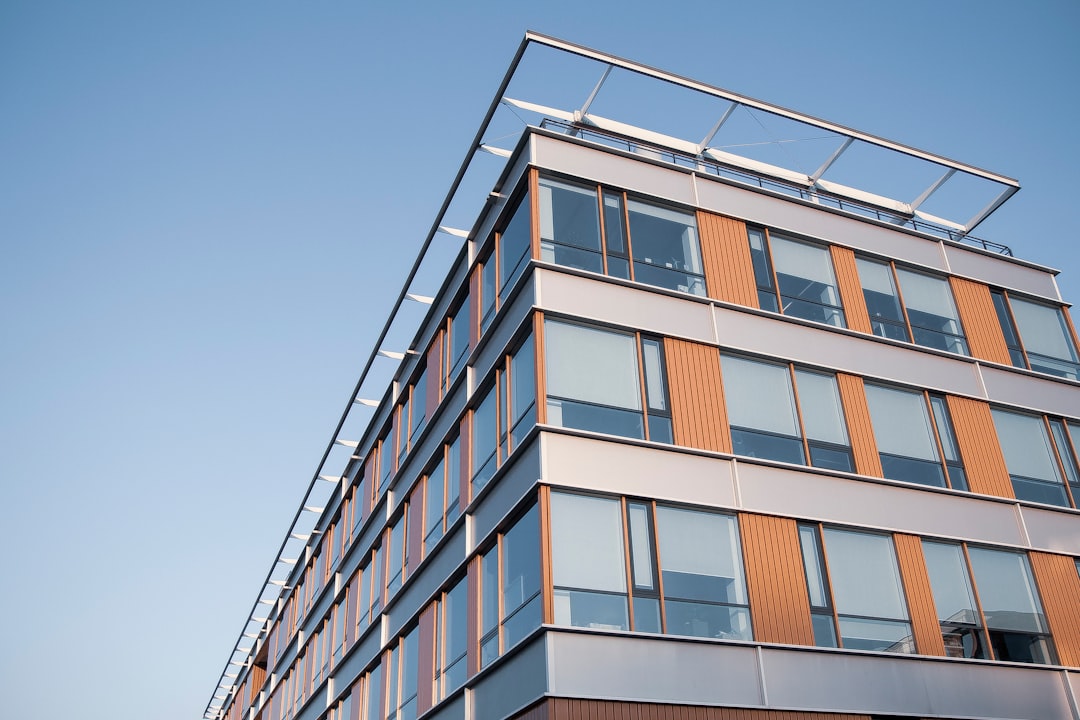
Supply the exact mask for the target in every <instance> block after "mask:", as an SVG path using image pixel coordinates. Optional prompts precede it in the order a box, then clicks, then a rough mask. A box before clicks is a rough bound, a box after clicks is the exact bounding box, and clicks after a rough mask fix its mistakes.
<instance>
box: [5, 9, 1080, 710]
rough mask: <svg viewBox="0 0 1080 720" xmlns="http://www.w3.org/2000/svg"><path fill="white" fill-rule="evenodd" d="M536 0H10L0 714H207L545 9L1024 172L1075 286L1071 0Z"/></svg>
mask: <svg viewBox="0 0 1080 720" xmlns="http://www.w3.org/2000/svg"><path fill="white" fill-rule="evenodd" d="M532 5H534V7H531V8H530V7H529V5H528V4H525V3H520V4H517V3H505V2H503V3H499V2H475V3H464V2H463V3H425V2H414V3H409V4H400V5H399V4H393V3H383V4H377V5H376V4H372V3H340V2H316V3H280V2H260V3H255V2H243V1H239V0H238V1H237V2H230V3H210V2H193V3H169V4H166V3H144V2H134V1H132V2H121V1H119V0H102V2H94V3H87V2H56V1H54V0H34V1H29V0H26V1H24V0H8V2H5V3H3V4H0V253H2V255H0V331H2V333H3V335H2V337H3V342H2V343H0V371H2V374H0V377H2V378H3V379H2V380H0V507H3V508H5V510H6V515H7V521H6V528H7V532H6V537H7V538H8V543H9V550H8V553H7V555H8V560H7V563H6V568H5V574H4V582H3V585H2V586H3V588H4V591H3V592H0V616H2V617H4V618H5V621H6V622H5V626H6V633H5V642H4V643H3V646H2V648H0V697H2V698H3V700H2V701H0V708H2V709H0V714H3V715H4V716H8V717H19V718H60V717H69V716H77V717H81V718H86V719H87V720H95V719H97V718H110V720H124V719H126V718H143V717H147V716H152V717H156V718H160V719H161V720H171V719H172V718H176V719H180V718H185V719H190V718H198V717H201V715H202V711H203V708H204V706H205V704H206V701H207V700H208V699H209V696H210V695H211V693H212V691H213V690H214V687H215V683H216V682H217V680H218V675H219V673H220V671H221V668H222V666H223V665H224V663H225V661H226V660H227V658H228V655H229V653H230V651H231V649H232V643H233V642H234V640H235V638H236V636H237V634H238V633H239V631H240V628H241V625H242V624H243V621H244V620H245V617H246V613H247V611H248V610H249V608H250V606H251V604H252V602H253V601H254V599H255V595H256V593H257V592H258V590H259V587H260V583H261V581H262V579H263V577H264V575H265V573H266V571H267V568H268V567H269V565H270V563H271V562H272V561H273V559H274V555H273V553H274V551H275V550H276V548H277V546H278V543H279V542H280V540H281V538H282V536H283V534H284V532H285V530H286V527H287V524H288V522H289V521H290V520H291V518H292V515H293V512H294V510H295V508H296V505H297V504H298V503H299V501H300V500H301V495H302V493H303V490H304V488H305V487H306V485H307V482H308V480H309V479H310V478H311V475H312V473H313V471H314V470H315V469H316V468H315V465H316V463H317V462H318V459H319V457H320V456H321V454H322V451H323V449H324V447H325V444H326V442H327V441H328V439H329V436H330V433H331V431H332V430H333V427H334V424H335V422H336V421H337V418H338V416H339V415H340V413H341V411H342V408H343V407H344V405H345V403H346V401H347V400H348V394H349V392H350V391H351V389H352V387H353V384H354V382H355V380H356V377H357V375H358V374H359V371H360V369H361V367H362V364H363V362H364V360H365V359H366V357H367V353H368V352H369V350H370V345H371V343H372V342H373V341H374V339H375V337H376V335H377V333H378V331H379V329H380V327H381V324H382V320H383V318H384V317H385V314H386V312H387V311H388V309H389V308H390V306H391V304H392V301H393V298H394V296H395V295H396V293H397V290H398V288H399V286H400V283H401V281H402V280H403V279H404V276H405V273H406V272H407V270H408V267H409V265H410V264H411V262H412V259H413V257H414V255H415V252H416V250H417V248H418V247H419V245H420V243H421V242H422V240H423V238H424V235H425V233H426V232H427V229H428V226H429V224H430V223H431V221H432V219H433V217H434V214H435V212H436V211H437V209H438V207H439V204H440V203H441V201H442V198H443V195H444V193H445V190H446V188H447V186H448V184H449V183H450V181H451V180H452V179H453V176H454V173H455V171H456V169H457V166H458V164H459V163H460V162H461V159H462V158H463V156H464V153H465V151H466V149H467V144H468V142H469V140H470V139H471V138H472V135H473V133H474V131H475V128H476V126H477V124H478V123H479V121H480V120H481V118H482V116H483V113H484V110H485V108H486V107H487V104H488V103H489V102H490V100H491V97H492V95H493V93H494V92H495V89H496V87H497V85H498V82H499V80H500V79H501V77H502V74H503V72H504V70H505V68H506V65H507V64H508V63H509V61H510V59H511V57H512V55H513V53H514V51H515V49H516V47H517V45H518V43H519V42H520V40H521V37H522V34H523V33H524V31H525V30H526V29H530V28H531V29H534V30H537V31H539V32H543V33H546V34H551V35H556V36H560V37H563V38H566V39H568V40H571V41H574V42H578V43H581V44H584V45H588V46H591V47H595V48H597V49H600V50H604V51H607V52H611V53H614V54H617V55H622V56H624V57H629V58H633V59H636V60H639V61H641V62H644V63H647V64H650V65H654V66H656V67H660V68H663V69H667V70H671V71H674V72H677V73H680V74H683V75H686V76H690V77H693V78H696V79H700V80H703V81H705V82H708V83H711V84H715V85H719V86H721V87H725V88H728V89H730V90H733V91H736V92H740V93H743V94H746V95H749V96H751V97H756V98H760V99H763V100H766V101H769V102H773V103H776V104H779V105H783V106H786V107H790V108H793V109H797V110H800V111H802V112H805V113H808V114H811V115H815V116H818V117H822V118H825V119H828V120H832V121H835V122H837V123H840V124H843V125H847V126H850V127H854V128H858V129H861V130H864V131H867V132H870V133H873V134H876V135H880V136H884V137H886V138H890V139H893V140H897V141H899V142H902V143H905V144H909V145H913V146H915V147H919V148H923V149H926V150H929V151H932V152H937V153H940V154H943V155H946V156H949V157H952V158H955V159H957V160H961V161H963V162H967V163H970V164H973V165H977V166H980V167H985V168H987V169H989V170H993V171H997V172H1000V173H1002V174H1005V175H1009V176H1012V177H1015V178H1017V179H1018V180H1019V181H1020V182H1021V185H1022V186H1023V189H1022V190H1021V191H1020V193H1019V194H1018V195H1017V196H1015V197H1014V198H1013V199H1012V200H1010V201H1009V202H1008V203H1006V205H1005V206H1004V207H1003V208H1002V209H1000V210H999V211H998V212H997V213H996V214H995V215H994V216H993V217H992V218H991V219H990V220H988V221H987V222H986V223H984V224H983V226H981V227H980V228H979V230H978V231H976V234H977V235H980V236H982V237H985V238H987V239H989V240H994V241H998V242H1002V243H1005V244H1008V245H1011V246H1012V247H1013V249H1014V251H1015V253H1016V254H1017V255H1018V256H1020V257H1023V258H1026V259H1029V260H1033V261H1037V262H1042V263H1045V264H1049V265H1052V266H1055V267H1058V268H1060V269H1062V270H1063V271H1064V272H1063V275H1062V276H1061V278H1059V283H1060V286H1061V289H1062V293H1063V295H1064V296H1065V298H1066V299H1067V300H1076V299H1078V298H1080V263H1078V258H1080V251H1078V250H1077V244H1076V238H1077V236H1078V230H1080V227H1078V226H1080V219H1078V218H1080V216H1078V214H1077V213H1076V210H1075V207H1074V206H1075V204H1076V200H1075V194H1074V191H1075V168H1076V167H1077V166H1078V164H1080V142H1078V140H1077V133H1076V130H1075V125H1076V122H1075V118H1076V116H1077V115H1078V114H1080V113H1078V110H1080V108H1078V101H1077V94H1076V92H1075V88H1074V84H1075V83H1074V80H1073V79H1074V78H1075V77H1076V76H1077V74H1078V71H1080V46H1078V45H1077V43H1076V42H1075V38H1076V36H1077V31H1078V29H1080V5H1077V4H1076V3H1075V2H1040V3H1029V4H1020V3H1012V2H1008V3H1007V2H985V1H984V2H929V1H926V0H918V1H916V2H905V3H858V2H829V1H823V2H817V3H794V2H793V3H786V2H761V3H728V2H697V3H695V2H667V3H661V4H658V5H656V6H652V5H646V4H641V5H634V4H629V3H625V2H620V3H609V2H592V3H587V4H586V3H576V2H575V3H568V2H560V1H557V0H552V1H549V2H544V3H534V4H532ZM431 290H432V291H434V290H435V288H431Z"/></svg>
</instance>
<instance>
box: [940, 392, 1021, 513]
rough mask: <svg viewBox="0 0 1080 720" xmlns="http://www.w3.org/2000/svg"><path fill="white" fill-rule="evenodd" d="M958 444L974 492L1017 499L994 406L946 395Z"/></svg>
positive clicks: (969, 484) (980, 401) (969, 483)
mask: <svg viewBox="0 0 1080 720" xmlns="http://www.w3.org/2000/svg"><path fill="white" fill-rule="evenodd" d="M945 400H946V402H947V403H948V405H949V415H950V416H952V422H953V430H954V431H955V432H956V444H957V445H958V446H959V447H960V457H961V458H962V459H963V461H964V471H965V472H966V473H967V480H968V486H969V487H970V488H971V492H976V493H982V494H983V495H996V496H997V497H1004V498H1011V497H1016V496H1015V494H1014V493H1013V488H1012V480H1010V479H1009V470H1008V468H1007V467H1006V466H1005V456H1004V455H1003V454H1002V452H1001V446H1000V445H999V444H998V439H997V430H996V429H995V428H994V418H993V417H992V416H991V415H990V405H989V404H987V403H985V402H983V401H982V400H973V399H971V398H962V397H956V396H954V395H946V396H945Z"/></svg>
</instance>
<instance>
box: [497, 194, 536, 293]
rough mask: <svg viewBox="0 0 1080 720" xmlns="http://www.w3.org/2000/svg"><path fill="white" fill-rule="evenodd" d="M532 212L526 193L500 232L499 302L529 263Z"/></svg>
mask: <svg viewBox="0 0 1080 720" xmlns="http://www.w3.org/2000/svg"><path fill="white" fill-rule="evenodd" d="M531 228H532V213H531V212H530V210H529V195H528V193H526V194H525V195H524V196H523V197H522V198H521V200H520V201H519V202H518V206H517V208H516V209H515V210H514V217H513V218H512V219H511V220H510V222H509V223H508V224H507V226H506V229H505V230H503V231H502V232H501V233H500V234H499V302H500V303H501V302H503V301H505V300H506V297H507V295H509V294H510V290H511V289H512V288H513V287H514V284H515V283H516V282H517V279H518V278H519V277H521V275H522V274H523V273H524V272H525V268H526V267H528V265H529V250H530V247H531V244H532V243H531V238H530V237H529V235H530V233H531Z"/></svg>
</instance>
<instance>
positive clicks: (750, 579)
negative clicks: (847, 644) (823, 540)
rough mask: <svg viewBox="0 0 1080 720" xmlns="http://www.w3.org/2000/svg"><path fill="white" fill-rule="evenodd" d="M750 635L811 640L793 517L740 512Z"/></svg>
mask: <svg viewBox="0 0 1080 720" xmlns="http://www.w3.org/2000/svg"><path fill="white" fill-rule="evenodd" d="M739 531H740V533H741V534H742V546H743V553H744V555H745V557H746V584H747V591H748V594H749V597H750V616H751V618H752V621H753V626H754V639H755V640H761V641H764V642H775V643H790V644H793V645H813V644H814V630H813V624H812V622H811V619H810V601H809V598H808V596H807V591H806V577H805V575H804V573H803V565H802V554H801V552H800V548H799V530H798V526H797V525H796V523H795V521H794V520H791V519H789V518H777V517H770V516H767V515H755V514H750V513H739Z"/></svg>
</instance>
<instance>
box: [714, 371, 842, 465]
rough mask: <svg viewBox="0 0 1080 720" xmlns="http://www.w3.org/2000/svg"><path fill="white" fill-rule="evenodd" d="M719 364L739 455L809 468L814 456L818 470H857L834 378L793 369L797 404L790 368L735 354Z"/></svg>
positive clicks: (736, 451)
mask: <svg viewBox="0 0 1080 720" xmlns="http://www.w3.org/2000/svg"><path fill="white" fill-rule="evenodd" d="M720 359H721V365H722V369H723V376H724V398H725V400H726V402H727V408H728V419H729V422H730V424H731V438H732V445H733V447H734V451H735V454H736V455H746V456H749V457H760V458H768V459H771V460H780V461H782V462H790V463H797V464H805V463H806V457H807V451H809V457H810V464H811V465H814V466H815V467H822V468H829V469H832V470H842V471H845V472H852V471H853V470H854V469H855V468H854V461H853V458H852V454H851V446H850V443H849V442H848V436H847V428H846V426H845V423H844V415H843V408H842V406H841V404H840V393H839V390H838V389H837V387H836V378H835V377H833V376H832V375H826V374H823V373H817V372H812V371H809V370H802V369H796V370H794V374H795V380H796V383H797V384H798V398H799V402H798V404H796V392H795V387H794V386H793V385H792V368H791V366H789V365H778V364H774V363H767V362H760V361H757V360H749V359H746V358H739V357H733V356H730V355H721V356H720ZM800 411H801V414H802V419H803V421H804V422H805V426H806V427H805V428H802V427H801V423H800V419H799V415H800ZM804 430H805V443H804Z"/></svg>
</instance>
